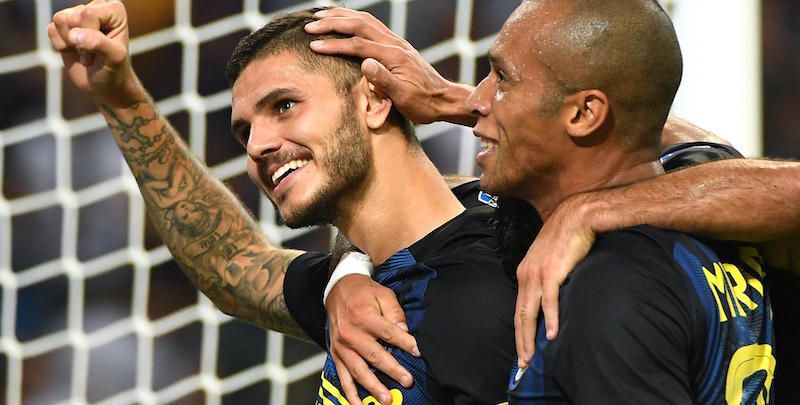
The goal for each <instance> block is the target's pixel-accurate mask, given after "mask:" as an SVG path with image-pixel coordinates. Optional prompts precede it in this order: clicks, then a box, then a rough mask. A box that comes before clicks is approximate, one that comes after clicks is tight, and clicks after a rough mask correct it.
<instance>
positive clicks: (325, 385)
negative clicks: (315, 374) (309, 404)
mask: <svg viewBox="0 0 800 405" xmlns="http://www.w3.org/2000/svg"><path fill="white" fill-rule="evenodd" d="M320 378H322V387H320V392H322V390H323V389H324V390H325V391H327V392H328V393H330V394H331V395H333V397H334V398H336V400H337V401H339V405H350V403H349V402H347V400H346V399H345V398H344V396H343V395H342V393H341V392H339V389H338V388H336V386H334V385H333V384H331V382H330V381H328V380H327V379H326V378H325V372H324V371H323V372H322V375H321V376H320ZM320 396H322V398H325V396H324V395H320ZM328 401H329V402H330V400H328ZM325 405H327V404H325Z"/></svg>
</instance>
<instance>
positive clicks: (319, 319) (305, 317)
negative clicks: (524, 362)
mask: <svg viewBox="0 0 800 405" xmlns="http://www.w3.org/2000/svg"><path fill="white" fill-rule="evenodd" d="M473 186H474V185H473ZM465 187H466V188H467V189H468V188H470V187H472V186H470V185H467V186H465ZM475 195H476V194H472V198H475ZM480 205H483V207H478V208H469V209H467V210H466V211H464V213H462V214H461V215H459V216H457V217H456V218H454V219H452V220H451V221H449V222H447V223H446V224H444V225H442V226H441V227H439V228H437V229H436V230H434V231H433V232H431V233H429V234H428V235H427V236H426V237H425V238H423V239H421V240H420V241H418V242H416V243H414V244H413V245H411V246H409V247H408V248H406V249H403V250H401V251H399V252H397V253H395V254H394V255H393V256H392V257H390V258H389V259H388V260H387V261H386V262H384V263H383V264H381V265H379V266H377V267H376V269H375V273H374V278H375V280H376V281H378V282H379V283H380V284H382V285H384V286H386V287H388V288H390V289H392V290H393V291H394V292H395V294H396V295H397V298H398V301H399V303H400V305H401V306H402V308H403V310H404V311H405V315H406V321H407V324H408V327H409V331H410V332H411V334H412V335H414V337H415V338H416V340H417V345H418V347H419V350H420V352H421V354H422V357H420V358H417V357H414V356H411V355H410V354H408V353H405V352H403V351H402V350H398V349H395V348H393V347H387V350H388V351H389V352H390V353H391V354H392V355H393V356H394V357H395V358H396V359H397V360H398V362H399V363H400V364H401V365H402V366H404V367H405V368H406V369H408V370H409V372H411V374H412V376H413V377H414V385H413V386H412V387H411V388H408V389H406V388H404V387H402V386H401V385H400V384H398V383H396V382H394V381H393V380H391V379H390V378H389V377H387V376H385V375H384V374H382V373H380V372H377V373H376V374H377V376H378V378H379V380H380V381H381V382H382V383H383V384H384V385H386V387H387V388H389V390H390V392H391V394H392V395H393V396H394V398H395V400H394V401H393V402H394V403H397V404H400V403H402V404H412V405H413V404H497V403H501V402H505V401H506V386H507V384H506V377H505V376H506V374H507V373H508V365H509V364H510V362H512V361H513V359H514V334H513V314H514V300H515V298H516V288H515V285H514V284H513V281H512V280H511V279H510V278H508V277H507V275H506V274H505V272H504V271H503V269H502V265H501V263H500V259H499V257H498V256H497V254H496V242H495V238H494V233H493V232H492V228H491V226H490V224H489V221H490V219H491V217H492V213H493V210H492V208H490V207H489V206H487V205H484V204H483V203H480ZM329 260H330V255H329V254H325V253H306V254H304V255H301V256H300V257H298V258H297V259H295V260H294V261H292V263H291V265H290V266H289V269H288V271H287V273H286V281H285V285H284V292H285V295H286V303H287V306H288V308H289V311H290V312H291V313H292V316H293V317H294V318H295V320H296V321H297V322H298V324H299V325H300V326H301V327H302V328H303V329H304V330H305V331H306V333H307V334H308V335H309V336H310V337H311V338H312V339H314V341H316V342H317V344H318V345H320V347H322V348H323V349H327V347H328V344H327V343H328V342H327V340H326V339H327V336H328V335H327V321H326V319H325V318H326V316H325V312H324V308H323V307H322V306H320V305H318V304H317V302H321V293H318V292H317V291H321V289H322V286H324V284H325V280H324V276H323V277H322V278H320V279H319V280H318V281H310V280H313V279H314V278H315V277H319V275H320V274H322V275H324V274H326V273H327V268H328V266H329ZM310 284H316V287H308V286H309V285H310ZM318 297H319V298H318ZM317 300H319V301H317ZM321 380H322V381H321V387H320V389H319V395H318V401H317V402H318V403H320V404H326V405H327V404H346V403H347V401H346V400H345V398H344V393H343V391H342V390H341V384H340V382H339V378H338V374H337V372H336V367H335V366H334V364H333V361H332V360H331V358H330V356H329V357H328V359H327V361H326V362H325V366H324V369H323V373H322V378H321ZM359 394H360V396H361V398H362V401H363V403H365V404H376V403H377V400H376V399H375V398H373V397H371V396H370V394H369V393H368V392H367V391H365V390H363V389H361V390H360V391H359Z"/></svg>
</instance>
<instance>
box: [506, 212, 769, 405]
mask: <svg viewBox="0 0 800 405" xmlns="http://www.w3.org/2000/svg"><path fill="white" fill-rule="evenodd" d="M711 246H712V245H710V244H706V243H703V242H700V241H698V240H697V239H694V238H691V237H689V236H687V235H684V234H680V233H676V232H671V231H664V230H659V229H655V228H652V227H648V226H640V227H635V228H630V229H627V230H623V231H617V232H612V233H610V234H607V235H603V236H601V237H599V239H598V243H597V245H596V246H595V247H594V248H593V250H592V251H591V253H590V254H589V256H588V257H587V258H586V259H585V260H584V261H583V262H581V264H580V265H578V266H577V267H576V269H575V270H574V272H573V273H572V275H570V278H569V280H568V282H567V283H565V284H564V286H563V287H562V291H561V302H560V314H559V322H560V324H561V330H560V332H559V336H558V337H557V338H556V339H555V340H554V341H552V342H549V343H548V342H547V340H546V339H545V338H544V331H543V330H541V328H540V330H539V333H538V335H537V336H538V338H537V340H538V341H537V351H536V355H535V356H534V359H533V362H532V366H531V367H530V368H529V369H528V370H526V371H525V372H524V373H519V370H514V372H513V373H512V377H511V382H510V397H511V401H510V402H511V404H535V403H560V402H564V403H570V402H575V403H592V404H595V403H598V404H601V403H609V404H610V403H614V404H619V403H637V404H644V403H646V404H656V403H699V404H724V403H736V404H739V403H744V404H757V403H758V404H761V403H771V401H772V399H773V397H772V395H771V386H772V380H773V375H774V371H775V365H776V364H775V353H774V337H773V331H772V311H771V305H770V302H769V298H768V294H767V286H766V284H765V283H764V272H763V269H762V264H763V261H762V260H761V258H760V257H759V255H758V252H757V250H756V249H755V248H753V247H751V246H745V245H740V244H738V245H734V244H720V243H713V247H714V248H713V249H712V247H711Z"/></svg>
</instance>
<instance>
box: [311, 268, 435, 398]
mask: <svg viewBox="0 0 800 405" xmlns="http://www.w3.org/2000/svg"><path fill="white" fill-rule="evenodd" d="M326 307H327V310H328V319H329V327H330V353H331V357H332V358H333V362H334V364H336V371H337V373H339V376H340V377H342V376H343V375H344V378H341V382H342V388H343V389H344V392H345V395H346V396H347V400H348V401H349V402H350V403H353V404H358V403H361V400H360V399H358V391H357V389H356V387H355V384H353V382H354V381H355V382H356V383H358V384H361V386H363V387H364V388H365V389H366V390H367V391H369V392H370V393H371V394H372V395H373V396H374V397H375V398H378V399H379V400H380V401H381V403H383V404H389V403H391V401H392V400H391V398H392V397H391V395H390V394H389V390H388V389H386V386H384V385H383V384H381V382H380V381H379V380H378V378H377V377H376V376H375V374H374V373H373V372H372V370H370V366H372V367H375V368H376V369H378V370H380V371H382V372H383V373H385V374H386V375H388V376H389V377H391V378H392V379H394V380H395V381H397V382H399V383H400V384H401V385H403V386H404V387H410V386H411V385H412V384H413V381H414V380H413V378H412V377H411V373H409V372H408V370H406V369H405V368H403V366H401V365H400V363H398V362H397V360H396V359H395V358H394V357H392V355H391V354H389V352H387V351H386V349H385V348H384V346H383V345H384V344H388V345H392V346H396V347H398V348H400V349H401V350H404V351H406V352H408V353H411V354H412V355H415V356H419V355H420V354H419V349H418V348H417V341H416V339H414V337H413V336H411V335H410V334H409V333H408V326H407V325H406V319H405V313H404V312H403V309H402V308H401V307H400V304H399V303H398V302H397V297H395V295H394V292H393V291H392V290H390V289H388V288H386V287H384V286H382V285H380V284H378V283H376V282H375V281H373V280H372V279H371V278H369V277H367V276H363V275H357V274H354V275H349V276H345V277H344V278H342V279H341V280H339V282H337V283H336V285H335V286H334V287H333V289H332V290H331V292H330V295H328V300H327V301H326Z"/></svg>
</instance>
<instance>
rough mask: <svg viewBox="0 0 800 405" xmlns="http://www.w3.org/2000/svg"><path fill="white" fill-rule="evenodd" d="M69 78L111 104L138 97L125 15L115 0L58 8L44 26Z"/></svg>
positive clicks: (98, 98)
mask: <svg viewBox="0 0 800 405" xmlns="http://www.w3.org/2000/svg"><path fill="white" fill-rule="evenodd" d="M47 34H48V36H49V37H50V42H51V44H52V45H53V48H54V49H55V50H56V51H58V52H59V53H60V54H61V58H62V59H63V61H64V66H65V67H66V70H67V75H68V76H69V78H70V79H71V80H72V81H73V82H74V83H75V85H77V86H78V88H79V89H80V90H81V91H84V92H86V93H89V94H91V95H92V96H93V97H94V98H95V99H96V100H98V101H101V102H106V103H109V104H112V105H119V104H126V103H127V104H132V103H134V102H136V101H138V100H139V99H141V91H140V86H139V85H138V80H137V79H136V78H135V75H134V74H133V68H132V67H131V61H130V57H129V54H128V35H129V34H128V15H127V12H126V10H125V6H124V5H123V4H122V3H121V2H119V1H114V0H110V1H107V0H94V1H92V2H91V3H89V4H87V5H79V6H75V7H71V8H67V9H64V10H61V11H59V12H57V13H55V15H53V22H51V23H50V24H49V25H48V26H47Z"/></svg>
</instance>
